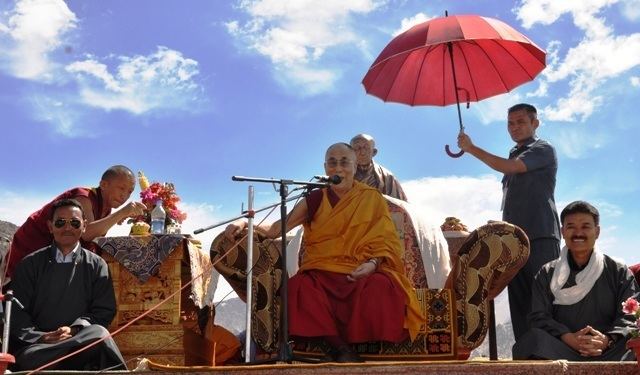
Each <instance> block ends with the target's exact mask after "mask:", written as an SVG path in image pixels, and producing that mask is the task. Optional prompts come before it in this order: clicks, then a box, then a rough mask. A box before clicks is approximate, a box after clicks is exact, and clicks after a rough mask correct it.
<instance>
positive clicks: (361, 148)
mask: <svg viewBox="0 0 640 375" xmlns="http://www.w3.org/2000/svg"><path fill="white" fill-rule="evenodd" d="M351 147H353V151H355V153H356V161H357V163H358V165H360V166H363V167H366V166H369V165H370V164H371V163H372V162H373V157H374V156H376V154H377V153H378V149H376V141H375V140H374V139H373V137H372V136H370V135H369V134H358V135H356V136H355V137H353V138H351Z"/></svg>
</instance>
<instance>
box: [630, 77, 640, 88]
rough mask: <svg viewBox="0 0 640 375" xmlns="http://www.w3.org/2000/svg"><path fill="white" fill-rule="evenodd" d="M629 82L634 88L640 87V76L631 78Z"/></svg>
mask: <svg viewBox="0 0 640 375" xmlns="http://www.w3.org/2000/svg"><path fill="white" fill-rule="evenodd" d="M629 82H630V83H631V86H633V87H640V77H638V76H634V77H631V78H629Z"/></svg>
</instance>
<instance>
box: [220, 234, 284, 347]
mask: <svg viewBox="0 0 640 375" xmlns="http://www.w3.org/2000/svg"><path fill="white" fill-rule="evenodd" d="M244 234H245V235H246V230H245V232H244ZM244 237H245V238H244V239H243V240H242V241H240V243H238V244H237V245H236V246H234V244H235V242H234V241H232V240H229V239H228V238H227V237H225V236H224V232H223V233H221V234H220V235H218V236H217V237H216V238H215V239H214V240H213V243H212V244H211V253H210V256H211V261H212V262H213V263H214V267H215V269H216V270H217V271H218V272H219V273H220V275H222V277H224V278H225V280H227V282H228V283H229V285H231V288H233V291H234V292H236V293H237V294H238V296H239V297H240V299H242V300H243V301H244V302H246V301H247V247H248V246H247V238H246V236H244ZM253 245H254V246H253V262H254V265H253V269H252V272H253V278H252V283H251V293H252V296H251V302H252V309H251V310H252V312H253V315H252V320H251V336H252V337H253V338H254V339H255V341H256V342H257V343H258V345H259V346H260V348H261V349H262V350H264V351H266V352H271V353H272V352H276V351H277V350H278V336H279V329H280V328H279V327H280V295H279V290H280V284H281V280H282V266H281V264H282V262H281V257H280V248H279V246H280V242H279V241H274V240H272V239H268V238H265V237H263V236H261V235H259V234H258V233H257V232H254V239H253ZM225 255H226V256H225ZM220 258H222V259H221V260H220V261H218V260H219V259H220Z"/></svg>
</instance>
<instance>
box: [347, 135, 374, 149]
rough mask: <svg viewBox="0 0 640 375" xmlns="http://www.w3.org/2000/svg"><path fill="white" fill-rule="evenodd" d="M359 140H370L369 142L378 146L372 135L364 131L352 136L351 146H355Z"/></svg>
mask: <svg viewBox="0 0 640 375" xmlns="http://www.w3.org/2000/svg"><path fill="white" fill-rule="evenodd" d="M359 140H364V141H367V142H369V144H371V147H372V148H373V147H376V140H375V139H373V137H372V136H370V135H369V134H364V133H360V134H358V135H356V136H355V137H353V138H351V142H350V143H351V147H354V146H355V145H354V143H356V142H357V141H359Z"/></svg>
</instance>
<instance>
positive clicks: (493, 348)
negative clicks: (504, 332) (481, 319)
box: [489, 300, 498, 361]
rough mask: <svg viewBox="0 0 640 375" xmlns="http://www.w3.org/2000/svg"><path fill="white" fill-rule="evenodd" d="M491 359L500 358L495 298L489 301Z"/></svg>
mask: <svg viewBox="0 0 640 375" xmlns="http://www.w3.org/2000/svg"><path fill="white" fill-rule="evenodd" d="M489 359H490V360H492V361H496V360H497V359H498V343H497V342H496V307H495V303H494V302H493V300H491V301H489Z"/></svg>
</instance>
